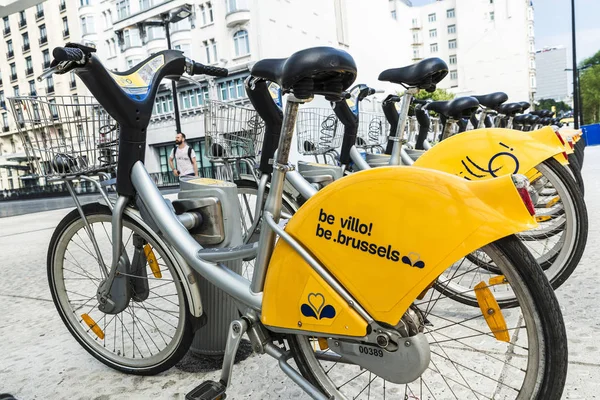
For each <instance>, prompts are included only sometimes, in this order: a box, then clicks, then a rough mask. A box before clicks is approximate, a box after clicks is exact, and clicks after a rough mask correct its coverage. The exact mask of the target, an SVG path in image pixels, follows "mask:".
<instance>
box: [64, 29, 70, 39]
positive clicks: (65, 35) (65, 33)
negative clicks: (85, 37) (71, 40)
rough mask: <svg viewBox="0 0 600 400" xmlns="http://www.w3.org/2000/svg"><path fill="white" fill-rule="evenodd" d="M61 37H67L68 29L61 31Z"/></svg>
mask: <svg viewBox="0 0 600 400" xmlns="http://www.w3.org/2000/svg"><path fill="white" fill-rule="evenodd" d="M63 37H64V38H68V37H69V30H68V29H65V30H64V31H63Z"/></svg>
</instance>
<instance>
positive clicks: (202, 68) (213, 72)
mask: <svg viewBox="0 0 600 400" xmlns="http://www.w3.org/2000/svg"><path fill="white" fill-rule="evenodd" d="M200 74H205V75H210V76H218V77H226V76H227V75H229V71H228V70H227V69H226V68H220V67H211V66H210V65H204V64H200V63H197V62H195V63H194V68H193V69H192V75H200Z"/></svg>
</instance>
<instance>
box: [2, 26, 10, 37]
mask: <svg viewBox="0 0 600 400" xmlns="http://www.w3.org/2000/svg"><path fill="white" fill-rule="evenodd" d="M3 32H4V36H7V35H10V26H9V27H8V28H4V30H3Z"/></svg>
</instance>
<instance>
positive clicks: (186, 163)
mask: <svg viewBox="0 0 600 400" xmlns="http://www.w3.org/2000/svg"><path fill="white" fill-rule="evenodd" d="M174 160H176V161H175V162H174ZM169 166H170V167H171V170H172V171H173V174H174V175H175V176H178V177H182V176H198V164H197V163H196V152H194V149H192V148H191V147H190V146H188V144H187V142H186V140H185V134H184V133H181V132H180V133H178V134H177V135H175V147H174V148H173V150H172V151H171V155H170V156H169Z"/></svg>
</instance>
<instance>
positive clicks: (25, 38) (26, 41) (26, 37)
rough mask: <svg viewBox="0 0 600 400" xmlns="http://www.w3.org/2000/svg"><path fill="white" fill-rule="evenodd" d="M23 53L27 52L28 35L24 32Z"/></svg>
mask: <svg viewBox="0 0 600 400" xmlns="http://www.w3.org/2000/svg"><path fill="white" fill-rule="evenodd" d="M22 37H23V51H27V50H29V33H27V32H25V33H24V34H23V36H22Z"/></svg>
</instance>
